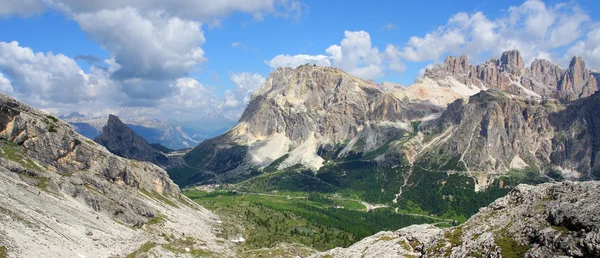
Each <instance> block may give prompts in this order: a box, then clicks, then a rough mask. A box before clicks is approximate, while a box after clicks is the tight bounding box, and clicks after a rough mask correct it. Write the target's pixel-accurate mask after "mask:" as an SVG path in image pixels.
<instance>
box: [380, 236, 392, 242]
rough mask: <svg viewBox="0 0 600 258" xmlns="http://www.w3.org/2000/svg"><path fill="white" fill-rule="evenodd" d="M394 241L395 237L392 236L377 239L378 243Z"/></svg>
mask: <svg viewBox="0 0 600 258" xmlns="http://www.w3.org/2000/svg"><path fill="white" fill-rule="evenodd" d="M392 239H394V237H391V236H381V237H379V239H377V242H379V241H390V240H392Z"/></svg>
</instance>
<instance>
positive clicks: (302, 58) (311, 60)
mask: <svg viewBox="0 0 600 258" xmlns="http://www.w3.org/2000/svg"><path fill="white" fill-rule="evenodd" d="M265 63H266V64H268V65H269V66H270V67H271V68H277V67H296V66H299V65H303V64H316V65H320V66H331V61H330V57H329V56H325V55H315V56H311V55H295V56H291V55H277V56H275V57H273V59H271V60H269V61H265Z"/></svg>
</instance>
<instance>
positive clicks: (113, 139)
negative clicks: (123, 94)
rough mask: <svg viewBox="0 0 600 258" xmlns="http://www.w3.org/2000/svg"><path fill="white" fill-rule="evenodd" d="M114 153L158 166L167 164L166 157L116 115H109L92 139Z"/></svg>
mask: <svg viewBox="0 0 600 258" xmlns="http://www.w3.org/2000/svg"><path fill="white" fill-rule="evenodd" d="M94 141H95V142H97V143H98V144H100V145H102V146H104V147H106V148H107V149H108V150H109V151H110V152H112V153H113V154H115V155H118V156H121V157H124V158H130V159H135V160H139V161H148V162H151V163H154V164H157V165H160V166H166V165H167V164H168V158H167V157H166V156H165V155H163V154H162V153H160V152H159V151H157V150H156V149H154V148H153V147H152V146H150V144H148V143H147V142H146V140H144V139H143V138H142V137H140V136H139V135H137V134H136V133H135V132H133V131H132V130H131V129H130V128H129V127H128V126H127V125H125V124H124V123H123V122H121V120H119V118H118V117H117V116H114V115H109V116H108V122H107V123H106V126H104V128H103V129H102V133H101V134H100V135H99V136H98V137H96V139H94Z"/></svg>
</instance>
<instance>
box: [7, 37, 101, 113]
mask: <svg viewBox="0 0 600 258" xmlns="http://www.w3.org/2000/svg"><path fill="white" fill-rule="evenodd" d="M0 69H1V70H2V72H3V73H4V75H6V76H8V78H10V82H11V84H12V87H13V88H15V87H16V90H17V91H18V92H20V93H22V94H34V95H39V96H40V97H43V98H44V99H47V101H53V102H59V103H78V102H82V101H88V100H90V99H93V98H94V97H95V95H96V94H97V93H98V92H100V91H104V90H106V87H107V86H108V85H107V83H106V80H105V79H106V78H105V76H104V75H103V74H102V71H99V70H92V73H89V74H86V73H84V72H83V71H82V70H81V68H80V67H79V66H78V65H77V63H76V62H75V60H74V59H71V58H69V57H67V56H65V55H62V54H57V55H55V54H53V53H51V52H48V53H41V52H38V53H34V52H33V50H32V49H30V48H27V47H22V46H20V45H19V43H18V42H16V41H13V42H10V43H6V42H0ZM3 78H4V76H3ZM4 80H5V81H6V78H4ZM3 84H6V83H3ZM3 88H4V87H3Z"/></svg>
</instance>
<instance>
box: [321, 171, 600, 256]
mask: <svg viewBox="0 0 600 258" xmlns="http://www.w3.org/2000/svg"><path fill="white" fill-rule="evenodd" d="M598 194H600V183H598V182H565V183H553V184H550V183H548V184H542V185H538V186H529V185H519V186H518V187H517V188H515V189H514V190H513V191H512V192H510V193H509V194H508V195H507V196H506V197H503V198H501V199H498V200H497V201H495V202H493V203H492V204H490V205H489V206H488V207H485V208H482V209H481V210H480V212H479V213H477V214H476V215H474V216H473V217H471V218H470V219H469V220H468V221H467V222H466V223H464V224H462V225H460V226H458V227H453V228H449V229H441V228H437V227H435V226H433V225H414V226H410V227H407V228H403V229H400V230H398V231H394V232H380V233H378V234H376V235H373V236H371V237H367V238H365V239H363V240H361V241H360V242H358V243H356V244H354V245H352V246H350V247H348V248H336V249H333V250H330V251H327V252H324V253H319V254H317V255H314V256H313V257H598V256H600V241H599V240H600V223H599V221H600V217H599V215H598V213H597V212H596V211H597V209H598V208H599V206H600V202H599V201H598V198H597V196H598Z"/></svg>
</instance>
